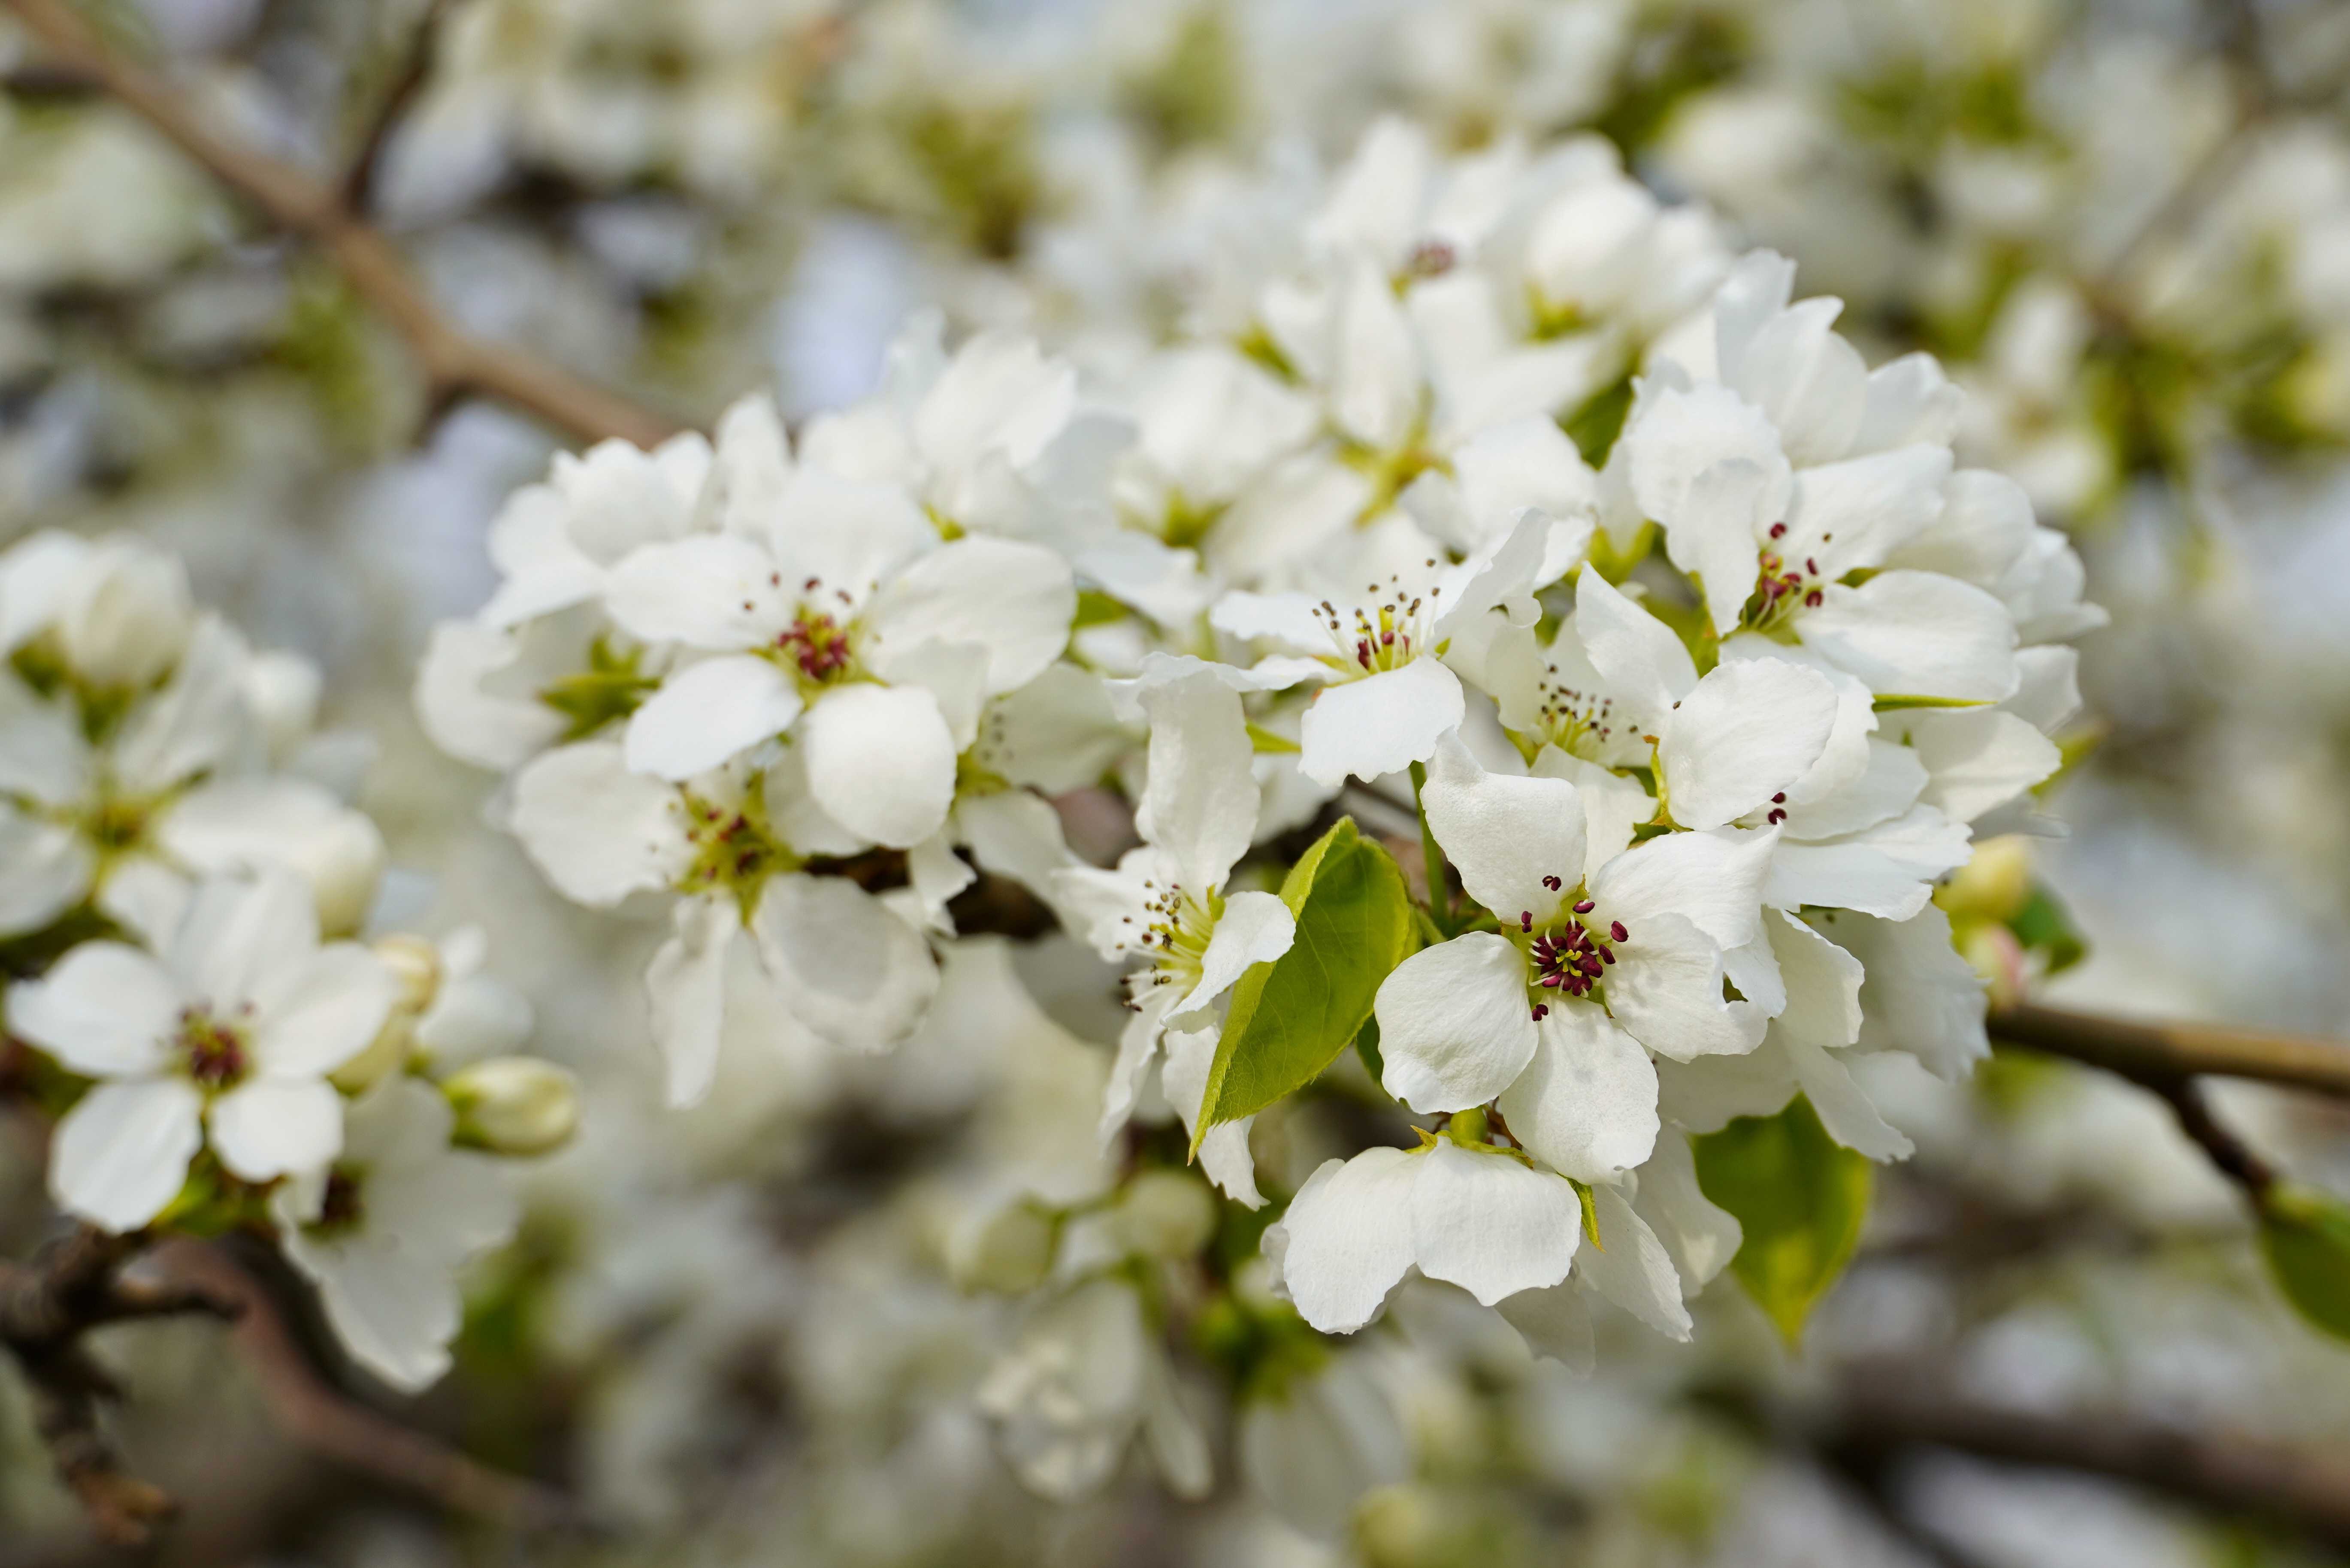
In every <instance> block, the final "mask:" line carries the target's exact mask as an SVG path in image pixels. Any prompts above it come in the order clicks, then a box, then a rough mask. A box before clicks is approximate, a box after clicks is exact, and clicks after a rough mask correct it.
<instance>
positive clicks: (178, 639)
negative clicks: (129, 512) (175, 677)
mask: <svg viewBox="0 0 2350 1568" xmlns="http://www.w3.org/2000/svg"><path fill="white" fill-rule="evenodd" d="M194 625H195V607H194V603H193V600H192V597H191V595H190V594H189V591H188V575H187V572H186V569H185V568H184V567H182V566H181V565H180V563H179V561H178V560H177V559H175V558H174V557H172V556H167V555H164V554H162V553H161V552H160V551H155V550H150V549H147V548H145V547H144V546H141V545H134V544H130V543H127V542H125V543H120V544H113V543H109V544H107V545H100V546H99V548H98V549H96V550H94V551H92V552H91V553H90V556H89V557H88V560H86V561H85V562H84V563H83V565H82V567H81V570H80V573H79V574H78V580H77V581H76V582H75V583H74V584H73V586H72V587H70V588H69V589H68V593H67V595H66V597H65V601H64V602H63V603H62V604H61V605H59V606H58V611H57V646H58V649H59V651H61V652H62V653H63V654H64V655H65V660H66V665H67V667H68V669H70V670H72V671H73V672H74V674H75V675H77V676H78V677H79V678H80V679H81V680H85V681H87V682H88V683H89V684H90V685H92V686H96V687H122V686H130V687H140V686H147V685H151V684H152V683H153V682H155V681H157V680H161V679H162V677H163V675H164V673H165V671H167V670H170V669H171V668H172V665H173V664H175V663H177V662H179V658H180V655H181V653H182V651H184V650H185V649H186V648H187V646H188V635H189V633H190V631H191V630H192V628H193V627H194Z"/></svg>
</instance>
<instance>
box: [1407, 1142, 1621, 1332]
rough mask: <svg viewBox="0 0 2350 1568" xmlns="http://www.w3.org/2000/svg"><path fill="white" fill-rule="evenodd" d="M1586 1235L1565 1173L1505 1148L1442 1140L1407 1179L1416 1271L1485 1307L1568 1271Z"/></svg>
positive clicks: (1550, 1281)
mask: <svg viewBox="0 0 2350 1568" xmlns="http://www.w3.org/2000/svg"><path fill="white" fill-rule="evenodd" d="M1582 1237H1583V1202H1582V1200H1581V1199H1578V1198H1577V1197H1576V1196H1575V1189H1574V1188H1573V1187H1571V1186H1569V1185H1568V1184H1567V1182H1566V1181H1565V1179H1563V1178H1561V1177H1556V1176H1552V1175H1550V1174H1548V1173H1547V1172H1544V1171H1539V1170H1534V1169H1530V1168H1527V1167H1525V1166H1523V1165H1520V1164H1519V1163H1518V1162H1517V1161H1516V1160H1514V1159H1512V1158H1509V1157H1508V1156H1507V1155H1503V1154H1479V1153H1477V1152H1475V1151H1473V1150H1471V1149H1465V1148H1462V1147H1461V1146H1460V1145H1459V1144H1456V1143H1452V1142H1450V1141H1449V1140H1443V1139H1440V1140H1438V1142H1437V1144H1436V1146H1435V1147H1433V1148H1430V1150H1429V1151H1428V1153H1427V1154H1426V1155H1424V1156H1422V1157H1421V1158H1420V1168H1419V1179H1417V1180H1415V1181H1414V1182H1413V1183H1412V1184H1411V1244H1412V1253H1413V1257H1414V1259H1415V1261H1416V1262H1418V1263H1419V1272H1421V1273H1423V1274H1426V1275H1427V1276H1428V1277H1429V1278H1430V1279H1431V1280H1442V1281H1444V1282H1446V1283H1448V1284H1455V1285H1459V1286H1460V1287H1461V1289H1462V1290H1464V1291H1467V1292H1468V1293H1470V1294H1471V1295H1472V1296H1475V1297H1476V1298H1477V1299H1478V1300H1479V1301H1480V1302H1482V1303H1484V1304H1485V1305H1487V1306H1492V1304H1493V1303H1495V1302H1498V1301H1500V1300H1502V1299H1503V1297H1505V1296H1513V1295H1515V1294H1517V1293H1518V1292H1520V1291H1532V1290H1540V1289H1542V1288H1543V1287H1544V1286H1545V1285H1555V1284H1557V1283H1558V1282H1560V1281H1561V1280H1564V1279H1565V1278H1566V1272H1567V1270H1568V1269H1569V1268H1570V1267H1571V1266H1572V1265H1573V1264H1574V1262H1575V1243H1576V1242H1577V1241H1581V1240H1582Z"/></svg>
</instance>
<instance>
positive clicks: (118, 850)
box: [77, 792, 161, 860]
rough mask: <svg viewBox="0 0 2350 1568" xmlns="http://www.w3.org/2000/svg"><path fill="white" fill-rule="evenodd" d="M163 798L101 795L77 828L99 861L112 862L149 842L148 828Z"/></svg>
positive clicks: (83, 816) (82, 816) (82, 817)
mask: <svg viewBox="0 0 2350 1568" xmlns="http://www.w3.org/2000/svg"><path fill="white" fill-rule="evenodd" d="M158 805H161V799H160V798H152V797H141V796H132V795H120V794H113V793H111V792H108V793H105V794H100V795H99V798H98V799H97V800H96V801H95V802H93V803H92V804H91V805H90V806H89V808H88V811H86V812H84V813H83V814H82V815H81V820H80V822H79V823H78V825H77V826H79V828H80V829H81V832H82V834H83V836H85V837H87V838H88V840H89V842H90V846H91V847H92V848H94V849H96V850H97V851H98V853H99V858H100V859H104V860H112V859H114V858H115V857H118V856H122V855H127V854H130V852H131V851H133V850H135V849H137V848H138V847H139V846H140V845H141V844H142V843H144V842H145V841H146V838H147V825H148V824H149V823H150V822H151V821H152V820H153V818H154V815H155V809H156V807H157V806H158Z"/></svg>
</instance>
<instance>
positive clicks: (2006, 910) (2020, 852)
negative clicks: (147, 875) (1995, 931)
mask: <svg viewBox="0 0 2350 1568" xmlns="http://www.w3.org/2000/svg"><path fill="white" fill-rule="evenodd" d="M2031 900H2032V849H2031V846H2030V845H2029V844H2028V843H2027V842H2026V841H2025V839H2024V838H2023V837H2022V836H2021V835H2018V834H2009V835H2008V836H2005V837H2002V838H1986V839H1984V840H1983V841H1982V842H1981V844H1978V845H1976V846H1975V853H1974V858H1972V859H1970V860H1969V861H1968V862H1967V863H1966V864H1965V865H1964V866H1961V867H1959V871H1958V875H1956V876H1955V877H1951V878H1950V880H1949V881H1948V882H1945V883H1943V884H1942V886H1941V887H1939V888H1936V889H1935V891H1934V902H1936V903H1937V904H1939V905H1940V906H1942V908H1943V909H1945V910H1947V911H1948V912H1949V913H1950V917H1951V919H1958V920H1964V919H1979V920H2010V919H2014V918H2015V916H2016V915H2017V914H2018V913H2020V912H2021V911H2022V909H2023V906H2024V905H2025V904H2027V903H2029V902H2031Z"/></svg>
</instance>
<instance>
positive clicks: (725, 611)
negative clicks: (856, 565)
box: [604, 534, 800, 652]
mask: <svg viewBox="0 0 2350 1568" xmlns="http://www.w3.org/2000/svg"><path fill="white" fill-rule="evenodd" d="M799 587H800V585H799V584H798V583H796V582H794V581H791V580H789V579H786V578H785V576H783V572H782V569H781V566H780V565H779V564H778V563H777V561H776V560H775V556H772V555H770V554H769V553H768V552H767V551H766V550H765V549H764V548H762V547H761V546H760V545H757V544H755V543H754V542H753V541H751V540H749V539H744V538H740V537H738V536H736V535H732V534H697V535H693V536H692V537H691V538H686V539H677V540H672V541H670V542H668V543H666V544H660V545H644V546H642V547H640V548H639V549H635V550H631V551H630V552H629V554H628V556H626V557H625V558H623V559H622V560H621V562H620V564H619V566H615V567H613V568H612V574H611V579H610V581H609V582H608V584H607V585H606V586H605V588H604V607H605V608H606V610H607V611H608V613H609V614H610V615H611V617H612V618H613V619H614V620H616V621H618V622H619V624H620V628H621V629H622V630H624V631H626V632H627V633H628V634H629V636H630V637H634V638H639V639H643V640H644V641H647V642H681V643H683V644H684V645H685V646H686V647H688V648H707V649H716V650H721V651H726V652H736V651H740V650H741V649H746V648H757V647H760V646H762V645H764V644H765V643H767V642H769V641H771V640H773V639H775V635H776V634H777V633H778V632H781V631H782V630H783V629H784V628H785V627H787V626H789V625H790V624H791V621H792V612H793V609H794V607H795V606H796V605H797V603H798V591H799Z"/></svg>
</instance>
